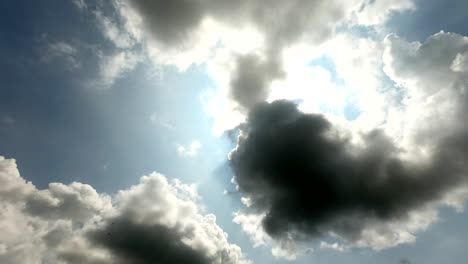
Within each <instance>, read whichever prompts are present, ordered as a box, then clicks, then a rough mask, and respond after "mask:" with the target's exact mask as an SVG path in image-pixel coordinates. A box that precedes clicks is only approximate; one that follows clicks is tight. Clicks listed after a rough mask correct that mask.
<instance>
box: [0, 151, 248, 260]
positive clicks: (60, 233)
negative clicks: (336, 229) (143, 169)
mask: <svg viewBox="0 0 468 264" xmlns="http://www.w3.org/2000/svg"><path fill="white" fill-rule="evenodd" d="M0 183H1V185H0V186H1V187H0V197H1V198H2V199H1V201H0V206H1V208H2V211H1V213H0V216H1V217H0V232H1V233H2V237H1V238H0V262H1V263H6V264H10V263H11V264H13V263H28V264H29V263H31V264H34V263H138V264H140V263H154V262H158V263H181V264H182V263H203V264H204V263H233V264H234V263H249V261H247V260H245V258H244V257H243V255H242V252H241V250H240V248H239V247H238V246H236V245H233V244H230V243H229V242H228V241H227V234H226V233H225V232H224V231H223V230H222V229H221V228H220V227H219V226H218V225H217V224H216V217H215V216H214V215H211V214H208V215H202V214H200V212H199V206H198V205H197V199H198V195H197V194H196V191H195V187H194V186H192V185H185V184H183V183H181V182H180V181H177V180H174V181H173V182H168V181H167V179H166V178H165V177H164V176H162V175H160V174H157V173H153V174H150V175H148V176H143V177H142V178H141V179H140V182H139V184H137V185H134V186H132V187H131V188H129V189H127V190H122V191H119V192H118V193H117V194H116V195H114V196H109V195H107V194H100V193H98V192H96V191H95V190H94V189H93V188H92V187H91V186H89V185H86V184H82V183H76V182H74V183H71V184H69V185H65V184H61V183H51V184H50V185H49V188H48V189H45V190H38V189H36V188H35V187H34V186H33V185H32V184H31V183H30V182H26V181H25V180H24V179H23V178H21V176H20V174H19V172H18V170H17V168H16V163H15V160H12V159H5V158H3V157H0Z"/></svg>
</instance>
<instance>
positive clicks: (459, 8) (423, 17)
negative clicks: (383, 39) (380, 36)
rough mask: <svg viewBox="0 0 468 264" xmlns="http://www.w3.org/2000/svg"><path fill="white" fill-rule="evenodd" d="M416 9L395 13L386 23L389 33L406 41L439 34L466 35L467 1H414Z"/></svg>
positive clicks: (467, 23) (467, 25) (467, 21)
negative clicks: (442, 32)
mask: <svg viewBox="0 0 468 264" xmlns="http://www.w3.org/2000/svg"><path fill="white" fill-rule="evenodd" d="M415 3H416V9H415V10H414V11H407V12H403V13H396V14H394V15H393V17H392V19H391V20H390V21H389V22H388V25H387V26H388V28H389V30H390V31H391V32H395V33H397V34H398V35H400V36H402V37H404V38H405V39H406V40H408V41H421V42H422V41H424V40H426V39H427V38H428V37H429V36H430V35H432V34H435V33H438V32H440V31H441V30H443V31H445V32H454V33H458V34H461V35H464V36H467V35H468V16H467V10H468V1H464V0H444V1H441V0H416V1H415Z"/></svg>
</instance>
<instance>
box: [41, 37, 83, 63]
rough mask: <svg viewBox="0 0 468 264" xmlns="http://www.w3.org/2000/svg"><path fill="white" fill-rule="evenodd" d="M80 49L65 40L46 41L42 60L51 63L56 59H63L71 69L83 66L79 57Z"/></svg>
mask: <svg viewBox="0 0 468 264" xmlns="http://www.w3.org/2000/svg"><path fill="white" fill-rule="evenodd" d="M78 53H79V52H78V49H77V48H76V47H75V46H73V45H72V44H70V43H67V42H64V41H57V42H48V41H46V47H45V50H44V51H43V52H42V54H41V58H40V59H41V61H42V62H44V63H51V62H53V61H55V60H63V61H65V62H66V63H67V64H66V65H67V66H68V67H69V68H70V69H77V68H80V67H81V63H80V61H79V59H78Z"/></svg>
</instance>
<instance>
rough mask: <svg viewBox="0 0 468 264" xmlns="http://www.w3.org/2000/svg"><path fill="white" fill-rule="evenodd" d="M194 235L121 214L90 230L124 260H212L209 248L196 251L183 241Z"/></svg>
mask: <svg viewBox="0 0 468 264" xmlns="http://www.w3.org/2000/svg"><path fill="white" fill-rule="evenodd" d="M194 235H195V234H191V237H187V234H184V233H181V232H179V231H178V230H177V229H175V228H168V227H167V226H164V225H142V224H138V223H135V222H133V221H131V220H129V219H127V218H125V217H119V218H116V219H111V220H109V221H108V222H107V223H106V225H105V227H104V228H102V229H99V230H96V231H93V232H91V233H90V234H89V237H90V239H91V241H93V242H94V243H95V244H96V245H99V246H103V247H105V248H107V249H109V250H110V251H111V252H112V253H113V254H115V255H117V256H119V257H120V258H121V259H122V260H123V262H125V263H135V264H149V263H160V264H172V263H181V264H185V263H187V264H188V263H193V264H205V263H213V262H212V260H211V259H210V258H208V257H207V253H206V252H200V251H197V250H195V249H193V248H191V247H189V246H187V245H186V244H184V243H183V242H182V240H183V239H184V238H185V239H193V236H194Z"/></svg>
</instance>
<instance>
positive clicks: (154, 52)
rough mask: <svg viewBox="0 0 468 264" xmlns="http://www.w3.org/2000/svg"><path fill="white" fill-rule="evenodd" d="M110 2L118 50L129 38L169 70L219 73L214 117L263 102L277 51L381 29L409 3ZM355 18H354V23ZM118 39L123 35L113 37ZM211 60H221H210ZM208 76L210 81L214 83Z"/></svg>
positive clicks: (276, 74) (277, 65) (278, 73)
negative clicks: (359, 28)
mask: <svg viewBox="0 0 468 264" xmlns="http://www.w3.org/2000/svg"><path fill="white" fill-rule="evenodd" d="M113 3H114V7H115V8H116V10H117V13H118V14H120V17H119V19H118V20H119V21H120V22H121V23H106V24H108V25H113V24H114V25H117V24H120V26H121V29H117V28H116V27H114V26H108V27H107V28H108V29H106V30H103V32H104V34H105V35H106V36H107V37H108V38H109V39H110V40H111V41H112V42H113V43H115V44H116V46H120V47H123V46H122V45H121V43H120V42H121V41H122V40H126V39H134V40H135V41H136V42H135V43H137V42H139V43H141V44H142V46H143V53H145V55H146V56H147V57H148V58H150V59H151V60H152V61H154V62H155V63H156V64H158V65H175V66H177V67H178V68H179V70H181V71H184V70H186V69H187V68H188V67H189V66H190V65H193V64H202V63H207V64H209V65H210V66H209V67H210V68H217V69H215V70H212V71H210V73H220V72H224V73H225V74H224V75H225V76H223V77H221V79H224V80H223V81H222V82H217V83H216V85H217V86H218V89H219V90H225V91H224V92H221V93H222V94H223V96H226V97H227V98H228V99H229V101H230V103H228V104H225V105H224V106H223V107H224V108H225V109H224V110H222V111H217V112H218V113H220V112H221V113H224V114H216V118H217V119H222V118H224V119H226V118H231V117H232V116H237V115H238V114H237V113H235V112H239V111H240V112H242V114H246V113H247V112H248V110H249V109H250V108H251V107H252V106H253V105H254V104H256V103H259V102H262V101H264V100H266V99H267V98H268V94H269V93H270V88H271V87H270V85H271V84H272V82H274V81H275V80H281V79H282V78H284V77H286V76H287V72H285V71H284V65H283V55H284V54H283V53H284V51H285V49H287V48H288V47H290V46H291V45H295V44H298V43H304V42H305V43H309V44H311V45H316V44H320V43H323V42H324V41H325V40H327V39H329V38H330V37H331V36H333V34H334V33H335V32H336V31H337V29H338V28H342V27H353V26H355V25H359V24H360V23H361V24H366V25H367V24H372V25H381V24H383V23H385V22H386V21H387V19H388V18H389V17H390V16H391V14H393V13H394V12H402V11H405V10H408V9H410V8H411V7H413V4H412V1H410V0H400V1H398V2H396V3H394V2H391V1H378V3H376V2H375V1H367V0H366V1H361V0H353V1H343V0H334V1H323V0H314V1H307V0H294V1H280V0H274V1H266V0H257V1H240V2H239V1H238V2H232V1H228V0H221V1H219V0H216V1H215V0H194V1H187V0H174V1H170V2H167V1H160V0H158V1H149V0H115V1H114V2H113ZM387 10H390V11H387ZM382 11H385V12H382ZM356 16H357V17H358V18H361V19H355V17H356ZM362 17H365V19H364V18H362ZM101 20H104V19H101ZM107 20H109V19H107ZM369 21H370V22H369ZM118 32H120V33H118ZM123 32H125V33H123ZM121 35H125V37H124V38H115V37H113V36H121ZM126 43H127V42H126ZM219 56H223V57H226V59H223V60H218V59H217V57H219ZM211 77H212V78H213V79H214V80H215V81H218V80H219V79H220V76H214V75H213V76H211ZM219 122H223V123H226V124H228V123H230V122H227V121H226V122H224V121H219ZM233 122H235V121H233ZM224 129H226V127H224Z"/></svg>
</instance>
